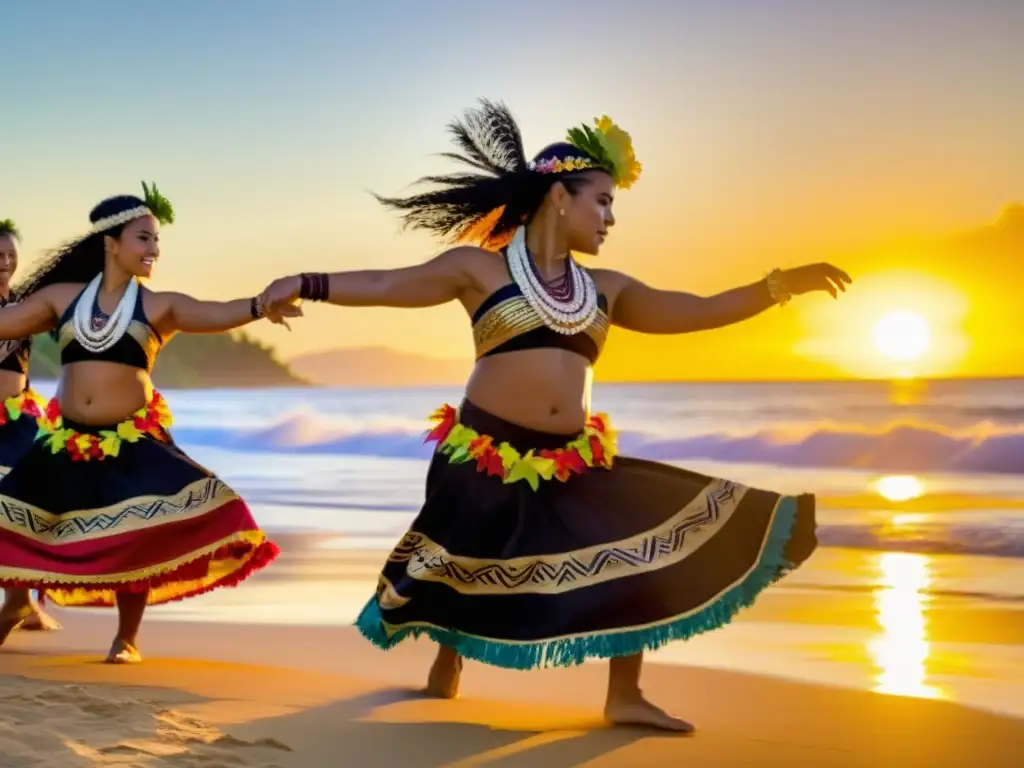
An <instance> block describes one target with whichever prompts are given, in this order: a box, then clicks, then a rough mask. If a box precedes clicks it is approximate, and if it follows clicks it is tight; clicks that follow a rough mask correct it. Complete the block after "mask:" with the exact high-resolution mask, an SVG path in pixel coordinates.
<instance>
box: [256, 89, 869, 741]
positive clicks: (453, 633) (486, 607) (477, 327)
mask: <svg viewBox="0 0 1024 768" xmlns="http://www.w3.org/2000/svg"><path fill="white" fill-rule="evenodd" d="M452 131H453V133H454V135H455V138H456V140H457V143H458V145H459V147H460V148H461V150H462V154H459V155H449V157H451V158H453V159H455V160H459V161H461V162H462V163H463V164H464V165H466V166H469V168H470V169H472V170H471V172H468V173H457V174H451V175H449V176H440V177H436V176H435V177H430V178H429V179H427V180H426V181H429V182H432V183H434V185H435V186H436V187H437V188H435V189H434V190H432V191H426V192H424V193H422V194H419V195H415V196H412V197H408V198H403V199H382V202H383V203H384V204H385V205H387V206H389V207H391V208H394V209H397V210H399V211H401V212H403V213H404V219H405V222H406V223H407V224H409V225H413V226H416V227H421V228H424V229H427V230H430V231H432V232H435V233H437V234H440V235H443V236H449V237H453V239H454V240H456V241H462V242H472V241H475V242H476V243H479V244H480V246H481V247H476V246H471V245H463V246H460V247H455V248H453V249H451V250H448V251H445V252H444V253H442V254H440V255H439V256H437V257H436V258H434V259H432V260H431V261H428V262H426V263H425V264H421V265H419V266H414V267H408V268H405V269H396V270H368V271H359V272H341V273H335V274H331V275H325V274H305V275H299V276H294V277H286V278H282V279H280V280H277V281H275V282H274V283H272V284H271V285H270V286H268V288H267V289H266V290H265V291H264V293H263V296H262V297H261V298H262V301H263V302H264V306H266V307H268V308H271V307H274V306H279V305H280V306H286V305H287V304H288V303H289V302H291V301H293V300H294V299H296V298H306V299H311V300H320V301H328V302H330V303H332V304H338V305H343V306H391V307H427V306H433V305H438V304H444V303H446V302H449V301H452V300H456V299H457V300H458V301H460V302H461V303H462V305H463V307H464V308H465V310H466V312H467V314H468V315H469V316H470V318H471V323H472V327H473V336H474V341H475V345H476V356H477V364H476V368H475V370H474V372H473V375H472V377H471V378H470V381H469V384H468V387H467V391H466V398H465V400H463V402H462V404H461V406H460V407H458V408H453V407H451V406H448V405H446V406H443V407H442V408H441V409H440V410H438V411H437V412H436V413H435V414H434V419H435V420H436V421H437V425H436V427H435V428H434V429H433V431H431V432H430V433H429V435H428V437H427V439H428V440H429V441H434V442H436V443H437V450H436V452H435V453H434V458H433V461H432V462H431V465H430V469H429V472H428V474H427V488H426V502H425V504H424V505H423V508H422V510H421V512H420V514H419V516H418V517H417V518H416V520H415V522H414V523H413V524H412V527H411V529H410V530H409V532H408V533H407V534H406V535H405V536H404V538H403V539H402V540H401V542H400V543H399V544H398V546H397V547H396V548H395V549H394V551H393V552H392V553H391V554H390V556H389V557H388V559H387V562H386V564H385V565H384V568H383V572H382V574H381V576H380V581H379V585H378V589H377V593H376V594H375V595H374V596H373V597H372V598H371V599H370V601H369V602H368V603H367V605H366V607H365V608H364V610H363V612H362V614H361V615H360V617H359V619H358V622H357V624H358V627H359V629H360V631H361V632H362V633H363V634H364V635H365V636H366V637H367V638H368V639H370V640H371V641H372V642H374V643H376V644H377V645H378V646H380V647H382V648H391V647H393V646H395V645H396V644H397V643H399V642H401V641H402V640H404V639H405V638H407V637H416V636H419V635H427V636H428V637H430V638H432V639H434V640H435V641H437V642H438V643H439V644H440V645H441V649H440V651H439V653H438V656H437V658H436V660H435V662H434V665H433V668H432V669H431V672H430V675H429V678H428V690H429V691H430V692H431V693H433V694H435V695H440V696H445V697H451V696H454V695H455V694H456V692H457V687H458V680H459V674H460V671H461V657H463V656H465V657H469V658H471V659H477V660H479V661H483V662H486V663H489V664H495V665H498V666H503V667H510V668H515V669H528V668H531V667H537V666H550V665H571V664H578V663H581V662H582V661H583V660H584V659H586V658H587V657H602V658H610V659H611V668H610V674H609V683H608V694H607V701H606V705H605V715H606V717H607V718H608V719H609V720H611V721H613V722H616V723H640V724H647V725H654V726H659V727H663V728H668V729H674V730H683V731H687V730H690V729H691V728H692V726H690V725H689V724H687V723H685V722H683V721H681V720H677V719H675V718H673V717H670V716H669V715H668V714H666V713H665V712H663V711H662V710H660V709H659V708H657V707H655V706H654V705H653V704H651V703H649V702H648V701H647V700H646V699H645V698H644V697H643V695H642V693H641V690H640V687H639V678H640V667H641V661H642V653H643V651H644V650H646V649H653V648H657V647H659V646H661V645H663V644H665V643H667V642H669V641H670V640H675V639H681V638H688V637H691V636H692V635H695V634H697V633H699V632H706V631H709V630H712V629H715V628H717V627H721V626H722V625H724V624H726V623H727V622H728V621H730V620H731V618H732V617H733V615H734V614H735V613H736V612H737V610H739V609H740V608H741V607H743V606H746V605H749V604H750V603H751V602H753V600H754V599H755V598H756V597H757V595H758V594H759V593H760V592H761V591H762V590H763V589H765V588H766V587H767V586H768V585H770V584H771V583H772V582H774V581H775V580H776V579H778V578H780V577H781V576H783V575H785V574H786V573H787V572H788V571H790V570H791V569H793V568H795V567H796V566H798V565H799V564H800V563H802V562H803V561H804V560H805V559H806V558H807V557H808V556H809V555H810V554H811V552H812V551H813V550H814V548H815V546H816V544H817V540H816V537H815V521H814V515H815V512H814V498H813V496H810V495H803V496H799V497H788V496H780V495H779V494H776V493H773V492H771V491H766V490H760V489H757V488H748V487H744V486H742V485H740V484H738V483H734V482H730V481H728V480H721V479H718V478H713V477H705V476H703V475H699V474H696V473H694V472H689V471H686V470H684V469H678V468H676V467H671V466H667V465H664V464H657V463H653V462H649V461H641V460H638V459H633V458H626V457H618V456H616V441H615V432H613V431H612V429H611V427H610V425H609V421H608V419H607V417H605V416H604V415H591V412H590V388H589V384H590V380H591V375H590V366H591V365H592V364H593V363H594V361H596V360H597V357H598V355H599V353H600V352H601V348H602V346H603V344H604V342H605V338H606V335H607V333H608V329H609V326H610V325H618V326H621V327H624V328H628V329H630V330H633V331H639V332H641V333H658V334H672V333H686V332H690V331H698V330H704V329H708V328H719V327H722V326H725V325H730V324H732V323H737V322H740V321H743V320H746V319H749V318H751V317H754V316H755V315H757V314H760V313H761V312H764V311H765V310H767V309H768V308H769V307H772V306H775V305H779V304H785V303H786V302H787V301H788V300H789V298H790V297H791V296H794V295H797V294H803V293H808V292H811V291H827V292H829V293H830V294H832V295H833V296H836V295H837V291H838V290H840V289H844V286H845V284H846V283H848V282H849V281H850V278H849V277H848V276H847V275H846V274H845V273H843V272H842V271H840V270H839V269H836V268H835V267H832V266H829V265H826V264H815V265H812V266H804V267H798V268H796V269H790V270H778V269H776V270H774V271H772V272H771V273H770V274H769V275H768V277H767V278H766V279H764V280H760V281H758V282H756V283H753V284H751V285H747V286H744V287H741V288H735V289H733V290H730V291H726V292H725V293H721V294H718V295H715V296H710V297H706V298H705V297H698V296H694V295H691V294H687V293H679V292H675V291H664V290H657V289H654V288H650V287H648V286H646V285H644V284H643V283H641V282H640V281H639V280H635V279H633V278H631V277H629V276H627V275H624V274H621V273H618V272H613V271H609V270H601V269H594V270H588V269H584V268H582V267H580V266H579V265H578V264H577V263H576V261H575V259H574V258H573V256H572V254H573V253H584V254H590V255H596V254H597V252H598V250H599V249H600V246H601V243H603V242H604V240H605V238H606V237H607V235H608V230H609V228H610V227H611V226H612V225H613V224H614V223H615V219H614V217H613V215H612V200H613V198H614V195H615V189H616V187H622V188H628V187H629V186H630V185H631V184H632V183H633V182H634V181H635V180H636V179H637V177H638V176H639V172H640V165H639V163H637V162H636V159H635V156H634V154H633V149H632V145H631V142H630V139H629V136H628V134H626V133H625V132H623V131H622V130H621V129H619V128H618V127H617V126H615V125H614V124H613V123H612V122H611V121H610V120H609V119H608V118H607V117H604V118H601V119H600V120H598V121H596V126H595V127H593V128H592V127H589V126H583V127H581V128H574V129H573V130H571V131H570V132H569V137H568V141H567V142H564V143H558V144H552V145H551V146H549V147H547V148H546V149H544V150H542V151H541V152H540V154H538V155H537V156H536V157H535V158H534V160H532V161H527V159H526V156H525V154H524V151H523V147H522V140H521V138H520V133H519V129H518V127H517V125H516V123H515V121H514V120H513V118H512V116H511V115H510V114H509V113H508V111H507V110H506V108H505V107H503V106H501V105H495V104H492V103H489V102H486V101H485V102H483V105H482V107H481V108H480V109H479V110H474V111H470V112H469V113H467V116H466V118H465V120H463V121H461V122H457V123H455V124H454V125H453V126H452ZM506 243H507V248H505V249H504V250H503V251H502V252H501V253H500V254H495V253H494V252H493V250H491V249H494V248H495V247H496V246H501V245H504V244H506Z"/></svg>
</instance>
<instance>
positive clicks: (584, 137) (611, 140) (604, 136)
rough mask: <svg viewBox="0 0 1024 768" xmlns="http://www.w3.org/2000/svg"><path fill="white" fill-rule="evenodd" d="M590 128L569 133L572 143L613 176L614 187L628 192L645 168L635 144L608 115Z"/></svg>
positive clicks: (572, 130)
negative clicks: (634, 147) (634, 148)
mask: <svg viewBox="0 0 1024 768" xmlns="http://www.w3.org/2000/svg"><path fill="white" fill-rule="evenodd" d="M594 125H595V126H596V130H595V129H594V128H591V127H590V126H589V125H583V126H580V127H578V128H570V129H569V142H570V143H571V144H572V145H573V146H574V147H576V148H577V149H580V150H582V151H583V152H586V153H587V154H588V155H590V156H591V157H593V158H594V159H595V160H597V161H598V162H599V163H600V164H601V166H602V167H604V169H605V170H607V171H608V172H609V173H610V174H611V175H612V180H613V181H614V182H615V186H617V187H622V188H623V189H629V188H630V187H631V186H633V183H634V182H635V181H636V180H637V179H639V178H640V171H641V170H642V168H643V167H642V166H641V165H640V163H639V162H638V161H637V159H636V153H635V152H634V151H633V140H632V139H631V138H630V136H629V134H628V133H626V132H625V131H624V130H622V129H621V128H620V127H619V126H617V125H616V124H615V123H614V122H612V119H611V118H610V117H608V116H607V115H603V116H602V117H600V118H597V119H595V120H594Z"/></svg>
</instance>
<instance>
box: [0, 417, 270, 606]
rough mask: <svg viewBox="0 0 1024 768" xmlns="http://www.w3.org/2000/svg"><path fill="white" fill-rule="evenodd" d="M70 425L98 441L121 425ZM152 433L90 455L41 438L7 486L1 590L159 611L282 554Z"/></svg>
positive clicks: (0, 499)
mask: <svg viewBox="0 0 1024 768" xmlns="http://www.w3.org/2000/svg"><path fill="white" fill-rule="evenodd" d="M130 421H131V420H129V421H128V422H125V423H130ZM121 426H123V424H122V425H121ZM63 427H64V428H65V429H68V430H74V431H76V432H77V433H80V434H82V435H96V436H101V437H103V436H109V435H110V434H112V433H116V432H117V429H118V427H119V425H112V426H110V427H107V428H98V427H94V426H87V425H83V424H75V423H72V422H70V421H68V420H66V419H65V420H64V423H63ZM154 431H155V432H156V434H145V435H143V436H142V437H141V439H137V440H135V441H129V440H123V441H121V442H120V444H119V447H118V451H117V453H116V455H104V456H100V455H99V453H97V454H96V455H94V456H91V457H89V458H88V459H84V458H83V457H82V456H81V455H76V454H75V453H74V452H69V451H68V450H65V449H63V448H60V449H58V448H55V447H54V446H53V445H51V444H49V443H47V441H46V436H45V435H44V434H42V432H41V437H40V439H38V440H36V442H35V443H33V445H32V446H31V448H30V449H29V450H28V451H27V452H26V453H25V454H24V455H23V456H21V457H20V459H19V461H18V462H17V463H16V464H15V466H14V467H13V468H12V469H11V471H10V472H9V473H8V474H7V475H6V476H5V477H3V478H2V479H0V586H2V587H31V588H34V589H41V590H45V591H46V593H47V595H48V596H49V597H50V598H52V599H53V601H54V602H56V603H57V604H59V605H77V606H111V605H114V603H115V601H116V596H117V593H119V592H141V591H145V590H148V591H149V598H148V602H149V604H151V605H153V604H158V603H165V602H168V601H171V600H181V599H183V598H186V597H191V596H193V595H199V594H202V593H204V592H208V591H210V590H212V589H215V588H218V587H225V586H234V585H236V584H238V583H239V582H241V581H242V580H243V579H245V578H246V577H247V576H248V575H250V574H251V573H252V572H253V571H255V570H256V569H258V568H261V567H263V566H265V565H267V564H268V563H269V562H271V561H272V560H273V559H274V558H275V557H276V555H277V553H278V549H277V546H276V545H275V544H274V543H273V542H271V541H269V540H268V539H267V537H266V535H265V534H264V533H263V531H261V530H260V528H259V526H258V525H257V524H256V521H255V520H254V519H253V517H252V514H251V513H250V512H249V509H248V507H247V506H246V504H245V502H244V501H243V500H242V499H241V498H240V497H239V496H238V495H237V494H236V493H235V492H234V491H233V490H232V489H231V488H230V487H228V486H227V485H226V484H225V483H224V482H223V481H222V480H220V479H219V478H218V477H217V476H216V475H214V474H213V473H212V472H210V471H209V470H208V469H206V468H205V467H203V466H201V465H200V464H198V463H196V462H195V461H193V460H192V459H190V458H189V457H188V456H186V455H185V453H184V452H182V451H181V449H180V448H178V447H177V446H176V445H175V444H174V441H173V439H172V438H171V436H170V433H169V432H167V431H165V430H154Z"/></svg>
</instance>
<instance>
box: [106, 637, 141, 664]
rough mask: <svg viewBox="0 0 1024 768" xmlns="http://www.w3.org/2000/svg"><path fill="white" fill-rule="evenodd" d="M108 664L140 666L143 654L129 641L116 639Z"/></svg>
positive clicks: (108, 656) (111, 648)
mask: <svg viewBox="0 0 1024 768" xmlns="http://www.w3.org/2000/svg"><path fill="white" fill-rule="evenodd" d="M106 663H107V664H140V663H142V654H141V653H139V649H138V648H136V647H135V646H134V645H132V644H131V643H129V642H128V641H127V640H122V639H120V638H115V640H114V644H113V645H112V646H110V653H109V654H107V660H106Z"/></svg>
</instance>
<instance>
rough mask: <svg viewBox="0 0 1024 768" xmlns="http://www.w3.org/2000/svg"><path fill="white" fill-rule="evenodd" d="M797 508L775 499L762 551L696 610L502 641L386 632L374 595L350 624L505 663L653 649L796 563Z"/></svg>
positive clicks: (552, 663) (385, 638) (720, 619)
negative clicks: (646, 621)
mask: <svg viewBox="0 0 1024 768" xmlns="http://www.w3.org/2000/svg"><path fill="white" fill-rule="evenodd" d="M797 509H798V504H797V500H796V498H794V497H790V496H787V497H783V498H781V499H780V500H779V503H778V505H777V506H776V509H775V513H774V515H773V517H772V522H771V525H770V527H769V530H768V533H767V536H766V541H765V544H764V546H763V547H762V549H761V556H760V557H759V558H758V562H757V564H756V565H755V566H754V567H753V568H752V569H751V570H750V571H749V572H748V573H747V575H746V576H745V577H744V578H743V579H742V580H741V581H740V582H739V583H738V584H735V585H733V586H732V587H731V588H729V589H728V590H726V591H725V592H724V593H723V594H721V595H719V596H718V598H716V599H715V600H714V601H713V602H710V603H708V604H706V605H705V606H703V607H702V608H699V609H697V610H696V611H692V612H690V613H687V614H684V615H681V616H676V617H673V618H670V619H666V620H664V621H660V622H658V623H656V624H652V625H647V626H645V627H637V628H629V629H621V630H612V631H608V632H596V633H590V634H586V635H573V636H570V637H561V638H553V639H550V640H539V641H535V642H505V641H502V640H495V639H491V638H486V637H480V636H478V635H470V634H466V633H464V632H459V631H458V630H454V629H445V628H443V627H437V626H433V625H430V624H417V625H415V626H414V625H404V626H400V627H398V628H397V629H396V630H394V631H392V632H389V631H388V629H387V625H386V623H385V622H384V620H383V617H382V616H381V612H380V605H379V603H378V602H377V598H376V596H374V597H372V598H370V600H369V601H368V602H367V604H366V606H365V607H364V608H363V610H362V612H361V613H360V615H359V618H358V619H356V623H355V626H356V628H357V629H358V630H359V631H360V633H362V635H363V636H364V637H365V638H366V639H367V640H369V641H370V642H371V643H373V644H374V645H376V646H377V647H378V648H381V649H383V650H390V649H391V648H394V647H395V646H396V645H398V644H399V643H400V642H402V641H403V640H405V639H407V638H409V637H412V638H414V639H415V638H418V637H420V636H422V635H425V636H427V637H429V638H430V639H431V640H433V641H434V642H436V643H439V644H441V645H444V646H447V647H449V648H451V649H453V650H454V651H456V652H458V653H459V654H460V655H462V656H463V657H465V658H467V659H472V660H474V661H480V662H483V663H484V664H491V665H493V666H497V667H504V668H506V669H520V670H527V669H535V668H538V667H571V666H576V665H578V664H582V663H583V662H584V661H586V660H587V659H588V658H598V659H608V658H613V657H616V656H632V655H634V654H637V653H642V652H643V651H653V650H656V649H658V648H661V647H662V646H664V645H666V644H668V643H670V642H672V641H675V640H688V639H690V638H691V637H694V636H696V635H699V634H703V633H705V632H711V631H713V630H716V629H719V628H721V627H723V626H725V625H726V624H728V623H729V622H731V621H732V620H733V618H734V617H735V616H736V614H737V613H739V612H740V611H741V610H742V609H744V608H747V607H749V606H750V605H752V604H753V603H754V601H755V600H757V598H758V597H759V596H760V594H761V593H762V592H763V591H764V590H765V589H767V588H768V587H770V586H771V585H772V584H774V583H775V582H776V581H778V580H779V579H781V578H782V577H783V576H785V575H786V574H788V573H789V572H790V571H792V570H793V569H794V568H795V567H796V566H797V565H798V564H797V563H794V562H792V561H790V560H789V558H787V556H786V548H787V545H788V544H789V541H790V538H791V536H792V532H793V527H794V523H795V521H796V516H797Z"/></svg>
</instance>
